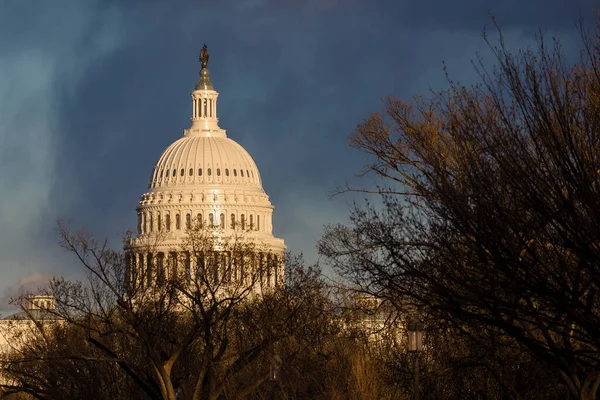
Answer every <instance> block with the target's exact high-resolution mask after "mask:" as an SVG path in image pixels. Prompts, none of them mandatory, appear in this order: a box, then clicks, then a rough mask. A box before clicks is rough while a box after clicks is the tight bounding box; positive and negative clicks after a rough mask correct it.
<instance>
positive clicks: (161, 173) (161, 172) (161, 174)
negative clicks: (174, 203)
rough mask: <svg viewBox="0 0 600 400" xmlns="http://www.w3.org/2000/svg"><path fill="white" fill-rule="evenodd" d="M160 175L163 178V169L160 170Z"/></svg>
mask: <svg viewBox="0 0 600 400" xmlns="http://www.w3.org/2000/svg"><path fill="white" fill-rule="evenodd" d="M160 177H161V178H162V177H163V171H162V170H161V171H160Z"/></svg>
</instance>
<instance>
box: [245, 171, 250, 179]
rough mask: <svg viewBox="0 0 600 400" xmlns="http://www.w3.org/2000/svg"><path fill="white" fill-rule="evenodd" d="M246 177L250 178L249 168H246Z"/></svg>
mask: <svg viewBox="0 0 600 400" xmlns="http://www.w3.org/2000/svg"><path fill="white" fill-rule="evenodd" d="M246 177H247V178H250V172H248V170H246Z"/></svg>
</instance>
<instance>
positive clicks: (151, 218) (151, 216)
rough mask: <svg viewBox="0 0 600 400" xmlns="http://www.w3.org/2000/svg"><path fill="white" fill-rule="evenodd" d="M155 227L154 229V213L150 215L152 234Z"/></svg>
mask: <svg viewBox="0 0 600 400" xmlns="http://www.w3.org/2000/svg"><path fill="white" fill-rule="evenodd" d="M153 227H154V215H153V214H152V213H150V232H152V229H153Z"/></svg>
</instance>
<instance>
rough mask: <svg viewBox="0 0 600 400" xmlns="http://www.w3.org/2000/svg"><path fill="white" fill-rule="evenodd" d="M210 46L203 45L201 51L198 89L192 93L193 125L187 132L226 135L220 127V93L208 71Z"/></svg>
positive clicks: (201, 134) (200, 134) (199, 134)
mask: <svg viewBox="0 0 600 400" xmlns="http://www.w3.org/2000/svg"><path fill="white" fill-rule="evenodd" d="M208 59H209V55H208V48H207V47H206V45H204V47H202V51H201V52H200V66H201V68H200V79H199V80H198V83H197V84H196V89H195V90H194V91H193V92H192V93H191V97H192V118H190V121H191V123H192V126H191V127H190V129H188V130H186V132H185V134H186V135H188V134H194V135H198V136H219V137H226V134H225V131H224V130H222V129H220V128H219V119H218V118H217V98H218V97H219V93H218V92H217V91H216V90H215V88H214V87H213V84H212V82H211V81H210V73H209V72H208Z"/></svg>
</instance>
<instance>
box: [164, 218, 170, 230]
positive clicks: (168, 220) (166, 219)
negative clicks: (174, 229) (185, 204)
mask: <svg viewBox="0 0 600 400" xmlns="http://www.w3.org/2000/svg"><path fill="white" fill-rule="evenodd" d="M165 225H166V226H167V232H169V231H170V230H171V214H167V215H166V216H165Z"/></svg>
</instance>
